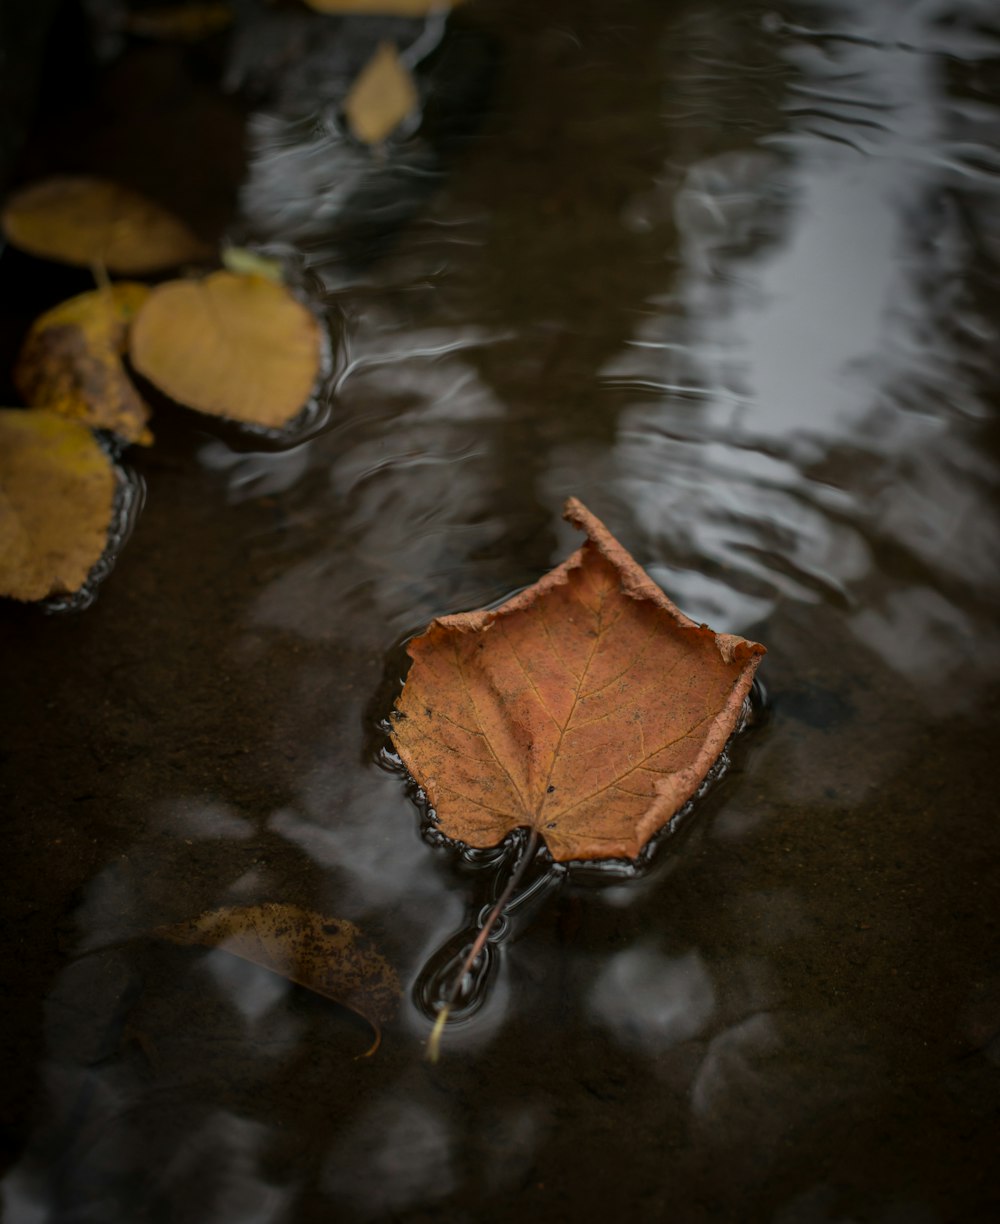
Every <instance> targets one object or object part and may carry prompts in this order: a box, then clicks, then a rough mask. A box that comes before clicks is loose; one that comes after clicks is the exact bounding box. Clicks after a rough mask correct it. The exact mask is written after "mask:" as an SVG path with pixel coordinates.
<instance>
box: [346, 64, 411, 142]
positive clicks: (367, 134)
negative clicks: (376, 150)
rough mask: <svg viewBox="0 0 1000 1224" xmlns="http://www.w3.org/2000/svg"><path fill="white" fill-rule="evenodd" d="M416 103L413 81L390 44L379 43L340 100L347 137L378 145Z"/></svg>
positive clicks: (389, 134)
mask: <svg viewBox="0 0 1000 1224" xmlns="http://www.w3.org/2000/svg"><path fill="white" fill-rule="evenodd" d="M419 101H420V99H419V97H418V96H417V87H416V86H415V85H414V83H413V77H412V76H410V73H409V70H408V69H407V68H406V67H405V65H404V64H403V63H402V61H401V60H400V58H399V53H398V52H397V51H396V48H395V47H394V46H393V45H392V43H387V42H385V43H381V44H380V45H379V48H378V50H377V51H376V52H375V54H374V55H373V56H372V58H371V59H370V60H369V61H368V63H367V64H366V65H365V67H364V68H362V70H361V72H360V73H358V76H357V79H356V80H355V82H354V84H353V85H352V86H351V88H350V90H349V92H348V94H347V97H346V98H345V99H344V115H345V117H346V119H347V126H348V127H349V128H350V130H351V135H352V136H354V137H355V138H356V139H357V140H363V141H364V142H365V144H371V145H374V144H381V143H382V141H383V140H385V138H386V137H387V136H391V135H392V133H393V132H394V131H395V130H396V128H398V127H399V125H400V124H401V123H402V122H403V120H404V119H405V118H406V116H407V115H409V114H411V113H412V112H413V111H415V110H416V109H417V105H418V103H419Z"/></svg>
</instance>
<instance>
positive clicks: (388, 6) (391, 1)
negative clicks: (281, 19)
mask: <svg viewBox="0 0 1000 1224" xmlns="http://www.w3.org/2000/svg"><path fill="white" fill-rule="evenodd" d="M461 3H462V0H450V3H447V2H446V0H306V4H308V5H309V7H310V8H311V9H315V10H316V12H317V13H381V14H383V15H385V16H391V17H423V16H425V15H426V14H427V13H430V12H432V11H433V10H434V9H442V8H457V7H458V5H459V4H461Z"/></svg>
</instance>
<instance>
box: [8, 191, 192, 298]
mask: <svg viewBox="0 0 1000 1224" xmlns="http://www.w3.org/2000/svg"><path fill="white" fill-rule="evenodd" d="M3 229H4V233H5V234H6V235H7V238H8V240H9V241H10V242H11V243H12V244H13V245H14V246H16V247H19V248H20V249H21V250H22V251H27V252H28V253H29V254H31V255H38V256H41V258H42V259H55V260H59V261H60V262H61V263H68V264H78V265H82V266H85V267H89V266H92V265H99V266H101V267H104V268H106V269H107V270H108V271H109V272H113V273H115V274H116V275H119V276H144V275H145V274H146V273H149V272H159V271H162V270H163V269H164V268H173V267H176V266H177V265H178V264H181V263H187V262H189V261H191V260H197V259H203V258H204V257H205V255H206V248H205V245H204V244H203V243H202V242H200V241H199V240H198V239H197V238H196V237H195V236H194V234H193V233H192V232H191V231H190V230H189V229H188V227H187V226H186V225H185V224H184V223H183V222H182V221H179V220H178V219H177V218H176V217H175V216H174V215H173V213H170V212H168V211H167V210H166V209H165V208H162V207H161V206H160V205H159V204H156V203H154V202H153V201H152V200H149V199H147V198H146V197H145V196H144V195H140V193H139V192H137V191H133V190H132V189H131V188H130V187H123V186H122V185H121V184H120V183H114V182H111V181H110V180H108V179H101V178H91V177H85V176H77V175H61V176H58V177H55V178H48V179H43V180H42V181H41V182H38V183H32V184H31V185H30V186H28V187H23V188H22V189H21V190H20V191H17V192H15V193H14V195H12V196H11V198H10V199H9V200H8V202H7V206H6V208H5V209H4V212H3Z"/></svg>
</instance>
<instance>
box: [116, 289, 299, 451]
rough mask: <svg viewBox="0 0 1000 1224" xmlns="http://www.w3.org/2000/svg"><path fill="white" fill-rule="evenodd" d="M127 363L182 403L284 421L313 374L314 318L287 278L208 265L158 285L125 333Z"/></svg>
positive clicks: (271, 422) (252, 420)
mask: <svg viewBox="0 0 1000 1224" xmlns="http://www.w3.org/2000/svg"><path fill="white" fill-rule="evenodd" d="M129 345H130V353H131V357H132V364H133V365H134V366H135V368H136V369H137V370H138V371H139V373H140V374H143V375H144V376H145V377H146V378H148V379H149V381H150V382H151V383H153V384H154V385H155V386H157V387H158V388H159V389H160V390H161V391H163V392H165V393H166V394H167V395H169V396H170V397H171V398H172V399H175V400H177V401H178V402H179V403H181V404H187V405H188V406H189V407H191V408H196V409H197V410H198V411H199V412H209V413H212V414H213V415H215V416H223V417H229V418H231V419H232V420H235V421H244V422H246V423H248V424H253V425H263V426H267V427H268V428H271V429H280V428H281V427H282V426H283V425H287V424H288V422H289V421H290V420H292V418H293V417H295V416H296V415H297V414H298V412H299V411H300V410H301V409H302V407H303V406H304V405H305V403H306V401H307V400H308V398H309V393H310V391H311V390H312V387H313V384H314V383H315V381H316V378H317V376H318V374H319V368H320V359H321V350H320V332H319V325H318V324H317V322H316V320H315V318H313V316H312V314H311V313H310V311H308V310H307V309H306V307H305V306H303V305H302V303H301V302H299V301H297V300H296V299H295V298H294V297H293V296H292V294H291V293H290V292H289V290H288V289H286V288H285V287H284V286H283V285H277V284H275V283H274V282H273V281H270V280H267V279H265V278H263V277H260V276H237V275H235V274H234V273H232V272H214V273H213V274H212V275H211V276H208V277H206V278H205V279H204V280H176V281H169V282H168V283H167V284H165V285H159V286H158V287H157V288H155V289H154V290H153V291H152V293H151V294H150V295H149V298H148V299H147V301H146V304H145V305H144V306H143V307H142V309H141V310H140V311H139V314H138V316H137V317H136V320H135V322H134V324H133V325H132V331H131V333H130V337H129Z"/></svg>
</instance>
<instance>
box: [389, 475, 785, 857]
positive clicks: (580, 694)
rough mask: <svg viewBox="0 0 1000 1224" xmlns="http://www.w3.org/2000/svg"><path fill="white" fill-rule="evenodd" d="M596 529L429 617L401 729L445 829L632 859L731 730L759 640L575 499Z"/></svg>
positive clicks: (471, 837) (398, 719)
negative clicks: (516, 578)
mask: <svg viewBox="0 0 1000 1224" xmlns="http://www.w3.org/2000/svg"><path fill="white" fill-rule="evenodd" d="M565 514H566V517H567V518H568V519H569V520H570V521H571V522H572V523H573V524H574V525H575V526H577V527H579V528H581V529H582V530H583V531H585V532H586V533H587V537H588V538H587V541H586V543H585V544H584V545H583V547H582V548H581V549H579V550H578V551H577V552H576V553H574V554H573V556H571V557H570V558H569V559H568V560H567V561H565V562H563V564H562V565H560V566H559V567H558V568H556V569H554V570H552V571H551V572H550V573H548V574H546V575H545V576H544V577H543V578H541V579H540V580H539V581H538V582H536V583H535V584H534V585H533V586H531V587H528V588H527V589H526V590H524V591H522V592H521V593H520V594H519V595H516V596H515V597H514V598H513V599H510V600H508V601H507V603H505V604H503V605H501V606H500V607H498V608H493V609H489V610H485V611H480V612H471V613H466V614H462V615H458V616H444V617H441V618H439V619H438V620H435V621H433V622H432V623H431V625H430V626H429V628H428V629H427V630H426V632H425V633H423V634H421V635H420V636H419V637H417V638H415V639H414V640H413V641H412V642H411V643H410V646H409V653H410V657H411V658H412V660H413V666H412V667H411V669H410V673H409V676H408V678H407V681H406V684H405V686H404V688H403V692H402V695H401V697H400V698H399V700H398V702H397V703H396V710H395V711H394V721H393V729H392V739H393V742H394V743H395V745H396V748H397V750H398V751H399V754H400V756H401V758H402V760H403V763H404V764H405V765H406V767H407V769H408V770H409V771H410V773H411V774H412V775H413V777H414V778H415V779H416V781H417V782H418V783H419V785H420V786H421V787H422V788H423V789H424V791H425V793H426V794H427V797H428V800H429V801H430V803H431V804H432V805H433V807H434V809H435V811H436V813H437V817H438V821H439V824H440V828H441V830H442V831H443V832H444V833H445V834H447V835H448V836H449V837H453V838H456V839H458V840H459V841H463V842H466V843H468V844H469V845H472V846H479V847H486V846H493V845H496V844H497V843H498V842H500V841H501V840H502V839H503V838H504V836H506V834H507V833H508V832H510V831H511V830H512V829H515V828H519V827H527V828H530V829H536V830H537V831H538V833H539V834H540V835H541V836H542V837H543V838H544V840H545V842H546V844H547V845H548V848H549V850H550V851H551V853H552V855H553V857H554V858H555V859H557V860H560V861H568V860H573V859H601V858H634V857H635V856H636V855H637V854H638V853H639V851H640V850H641V849H642V847H643V846H644V845H645V844H646V842H647V841H648V840H649V839H650V838H651V837H652V836H653V834H654V833H656V832H657V831H658V830H659V829H661V828H663V826H664V825H666V824H667V823H669V821H670V820H671V819H672V817H673V816H674V815H675V814H676V813H677V811H678V810H679V809H680V808H681V807H682V806H683V805H684V803H686V802H687V800H688V799H690V798H691V796H692V795H693V794H694V793H695V791H696V790H697V789H698V787H699V785H700V784H701V782H702V781H703V780H704V778H705V777H706V775H707V774H708V771H709V770H710V769H711V767H712V765H713V764H714V763H715V761H716V760H717V759H718V757H719V755H720V753H721V752H722V749H723V747H724V746H725V743H726V740H727V739H728V737H729V736H730V735H731V734H732V732H733V731H734V729H735V728H736V726H737V724H738V722H739V719H740V714H741V710H742V707H743V702H744V700H745V698H746V696H747V694H748V693H749V691H750V686H751V683H752V681H753V676H754V672H755V671H756V670H757V665H758V663H759V662H760V657H761V656H762V655H763V654H764V647H763V646H761V645H759V644H758V643H756V642H749V641H746V640H744V639H743V638H740V637H734V636H731V635H729V634H716V633H713V632H712V630H711V629H709V628H708V627H707V626H705V625H698V624H696V623H695V622H694V621H692V620H691V619H690V618H689V617H687V616H685V615H684V613H683V612H681V611H679V609H677V608H676V607H675V606H674V605H673V603H671V601H670V600H669V599H668V598H667V597H666V595H664V593H663V592H662V591H661V590H660V588H659V587H658V586H656V584H655V583H654V582H653V581H652V580H651V579H650V578H649V577H647V575H646V574H645V572H644V571H643V570H642V569H641V568H640V567H639V566H638V565H637V564H636V562H635V561H634V560H633V559H632V557H631V556H629V554H628V553H627V552H626V551H625V549H624V548H622V546H621V545H620V544H619V543H618V542H617V541H616V540H615V539H614V538H613V537H612V536H611V534H610V533H609V532H608V530H607V529H606V528H605V527H604V525H603V524H602V523H601V522H600V521H599V520H598V519H596V518H595V517H594V516H593V515H592V514H590V513H589V511H587V510H586V508H585V507H584V506H582V505H581V504H580V502H578V501H576V500H575V499H573V498H571V499H570V500H569V501H568V502H567V503H566V511H565Z"/></svg>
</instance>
